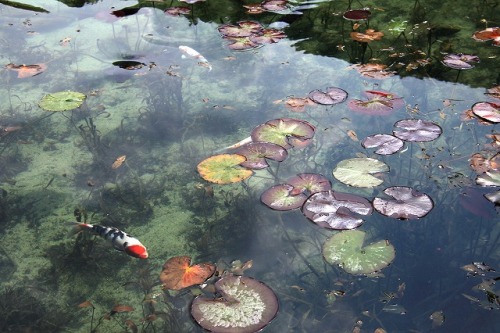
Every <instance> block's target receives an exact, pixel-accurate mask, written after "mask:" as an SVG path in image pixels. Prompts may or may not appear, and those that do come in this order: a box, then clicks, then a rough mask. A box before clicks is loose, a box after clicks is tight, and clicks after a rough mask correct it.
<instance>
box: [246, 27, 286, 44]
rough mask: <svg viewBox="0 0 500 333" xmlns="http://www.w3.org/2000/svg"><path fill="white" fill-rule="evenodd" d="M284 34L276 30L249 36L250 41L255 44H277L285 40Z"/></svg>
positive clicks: (267, 30)
mask: <svg viewBox="0 0 500 333" xmlns="http://www.w3.org/2000/svg"><path fill="white" fill-rule="evenodd" d="M285 37H286V34H285V33H284V32H283V31H281V30H278V29H264V30H262V31H260V33H258V34H255V35H252V36H250V37H249V38H250V40H251V41H252V42H254V43H257V44H272V43H277V42H279V41H280V40H281V39H283V38H285Z"/></svg>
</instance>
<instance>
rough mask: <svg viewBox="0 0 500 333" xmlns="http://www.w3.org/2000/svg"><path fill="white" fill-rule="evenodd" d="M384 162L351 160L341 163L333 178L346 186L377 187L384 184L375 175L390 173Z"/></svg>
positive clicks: (362, 159) (371, 159) (368, 159)
mask: <svg viewBox="0 0 500 333" xmlns="http://www.w3.org/2000/svg"><path fill="white" fill-rule="evenodd" d="M388 171H389V167H388V166H387V164H385V163H384V162H381V161H379V160H376V159H374V158H362V157H361V158H351V159H347V160H343V161H340V162H339V164H337V167H336V168H335V169H334V170H333V176H334V177H335V178H337V179H338V180H339V181H341V182H342V183H344V184H347V185H351V186H355V187H375V186H378V185H380V184H382V183H383V180H382V179H379V178H377V177H375V176H373V174H375V173H379V172H388Z"/></svg>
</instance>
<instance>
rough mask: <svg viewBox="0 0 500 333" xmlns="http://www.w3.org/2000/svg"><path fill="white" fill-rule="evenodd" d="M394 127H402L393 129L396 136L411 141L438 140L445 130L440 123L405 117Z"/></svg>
mask: <svg viewBox="0 0 500 333" xmlns="http://www.w3.org/2000/svg"><path fill="white" fill-rule="evenodd" d="M394 127H396V128H399V129H400V130H394V131H393V134H394V136H395V137H398V138H400V139H401V140H404V141H410V142H428V141H432V140H436V139H437V138H439V136H440V135H441V133H442V132H443V131H442V129H441V127H440V126H439V125H437V124H435V123H433V122H431V121H426V120H421V119H403V120H400V121H397V122H396V123H395V124H394Z"/></svg>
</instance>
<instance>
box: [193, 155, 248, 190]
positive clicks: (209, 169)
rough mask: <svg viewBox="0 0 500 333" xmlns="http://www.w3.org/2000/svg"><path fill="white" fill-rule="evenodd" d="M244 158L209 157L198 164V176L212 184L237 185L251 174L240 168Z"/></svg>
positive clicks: (236, 156) (231, 156)
mask: <svg viewBox="0 0 500 333" xmlns="http://www.w3.org/2000/svg"><path fill="white" fill-rule="evenodd" d="M245 161H246V158H245V156H242V155H238V154H220V155H214V156H211V157H209V158H207V159H205V160H203V161H201V162H200V164H198V167H197V168H198V173H199V174H200V176H201V177H202V178H203V179H205V180H207V181H209V182H212V183H216V184H231V183H237V182H240V181H242V180H245V179H247V178H248V177H250V176H251V175H252V174H253V172H252V170H248V169H245V168H242V167H241V166H240V164H241V163H243V162H245Z"/></svg>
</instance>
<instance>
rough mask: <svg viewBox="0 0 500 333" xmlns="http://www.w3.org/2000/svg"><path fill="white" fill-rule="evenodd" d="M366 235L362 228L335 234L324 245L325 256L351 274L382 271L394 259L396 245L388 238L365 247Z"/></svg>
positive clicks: (330, 262)
mask: <svg viewBox="0 0 500 333" xmlns="http://www.w3.org/2000/svg"><path fill="white" fill-rule="evenodd" d="M365 235H366V234H365V232H364V231H360V230H346V231H341V232H339V233H337V234H335V235H333V236H332V237H331V238H329V239H328V240H327V241H326V242H325V244H324V245H323V257H324V258H325V260H326V261H327V262H328V263H329V264H331V265H339V266H340V268H342V269H343V270H345V271H346V272H347V273H350V274H370V273H374V272H377V271H380V270H381V269H383V268H385V267H387V266H388V265H389V264H390V263H391V262H392V261H393V260H394V257H395V255H396V252H395V250H394V246H392V244H390V243H389V241H388V240H381V241H378V242H376V243H372V244H370V245H367V246H364V247H363V243H364V239H365Z"/></svg>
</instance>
